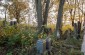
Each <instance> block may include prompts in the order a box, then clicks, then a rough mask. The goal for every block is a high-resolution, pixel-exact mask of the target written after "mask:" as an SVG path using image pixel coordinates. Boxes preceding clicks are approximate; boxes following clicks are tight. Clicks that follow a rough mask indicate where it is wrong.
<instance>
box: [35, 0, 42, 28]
mask: <svg viewBox="0 0 85 55" xmlns="http://www.w3.org/2000/svg"><path fill="white" fill-rule="evenodd" d="M35 4H36V11H37V22H38V29H40V28H41V27H42V4H41V0H35Z"/></svg>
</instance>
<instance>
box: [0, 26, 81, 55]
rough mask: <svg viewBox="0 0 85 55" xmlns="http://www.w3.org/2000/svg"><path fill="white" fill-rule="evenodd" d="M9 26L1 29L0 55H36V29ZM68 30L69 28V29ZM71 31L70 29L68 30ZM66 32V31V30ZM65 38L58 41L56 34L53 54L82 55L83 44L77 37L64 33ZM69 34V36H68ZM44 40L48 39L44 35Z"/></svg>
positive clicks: (53, 40) (53, 41) (52, 36)
mask: <svg viewBox="0 0 85 55" xmlns="http://www.w3.org/2000/svg"><path fill="white" fill-rule="evenodd" d="M20 26H21V24H20V25H18V26H7V27H4V28H1V29H0V32H1V33H0V54H2V55H35V54H36V48H35V44H36V40H37V35H36V32H37V30H36V28H34V27H33V28H32V27H31V28H30V27H28V26H22V27H20ZM67 29H68V28H67ZM68 31H69V29H68ZM64 32H66V30H64ZM64 34H66V35H65V38H66V39H64V38H63V37H62V39H60V40H57V39H56V37H55V36H54V34H51V38H52V53H53V55H55V54H58V55H80V54H81V51H80V48H81V42H82V40H81V39H80V40H77V39H76V38H74V37H75V36H72V35H69V32H66V33H64ZM67 34H68V35H67ZM42 36H43V39H45V38H46V35H45V34H42Z"/></svg>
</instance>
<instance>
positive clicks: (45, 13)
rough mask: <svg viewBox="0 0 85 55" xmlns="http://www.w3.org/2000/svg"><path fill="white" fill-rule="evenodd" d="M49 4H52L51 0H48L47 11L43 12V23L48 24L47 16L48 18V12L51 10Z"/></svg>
mask: <svg viewBox="0 0 85 55" xmlns="http://www.w3.org/2000/svg"><path fill="white" fill-rule="evenodd" d="M49 4H50V0H47V1H46V6H45V12H44V14H43V18H44V21H43V25H47V18H48V12H49Z"/></svg>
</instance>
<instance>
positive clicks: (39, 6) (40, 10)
mask: <svg viewBox="0 0 85 55" xmlns="http://www.w3.org/2000/svg"><path fill="white" fill-rule="evenodd" d="M41 2H42V0H35V4H36V12H37V20H38V29H39V33H41V32H42V31H43V30H45V26H44V25H47V18H48V13H49V4H50V0H44V2H43V5H45V8H44V9H43V8H42V6H43V5H42V3H41ZM42 13H43V14H42ZM42 25H43V26H42Z"/></svg>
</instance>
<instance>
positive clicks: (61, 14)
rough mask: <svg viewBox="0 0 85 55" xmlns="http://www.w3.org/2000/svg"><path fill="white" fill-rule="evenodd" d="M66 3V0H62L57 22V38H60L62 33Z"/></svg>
mask: <svg viewBox="0 0 85 55" xmlns="http://www.w3.org/2000/svg"><path fill="white" fill-rule="evenodd" d="M64 3H65V0H60V4H59V9H58V17H57V23H56V36H57V38H60V36H61V34H60V33H61V28H62V17H63V6H64Z"/></svg>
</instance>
